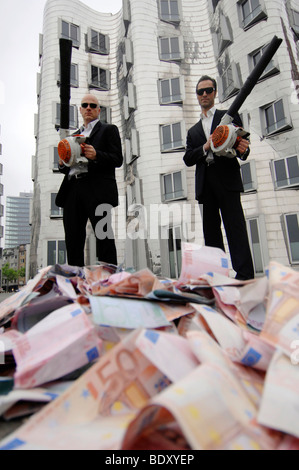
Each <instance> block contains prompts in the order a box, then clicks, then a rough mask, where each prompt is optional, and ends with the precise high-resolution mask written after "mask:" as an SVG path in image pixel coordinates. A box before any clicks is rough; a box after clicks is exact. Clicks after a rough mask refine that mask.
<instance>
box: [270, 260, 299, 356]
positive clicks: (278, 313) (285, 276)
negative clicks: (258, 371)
mask: <svg viewBox="0 0 299 470" xmlns="http://www.w3.org/2000/svg"><path fill="white" fill-rule="evenodd" d="M261 338H263V339H264V340H265V341H267V342H269V344H271V345H273V346H274V347H277V348H280V349H281V350H283V351H284V353H285V354H287V355H288V356H289V357H290V356H291V355H292V353H293V345H294V344H295V343H296V341H299V273H298V272H296V271H292V270H290V269H284V267H283V266H281V265H278V264H277V263H272V264H271V265H270V268H269V299H268V303H267V312H266V320H265V324H264V327H263V330H262V332H261Z"/></svg>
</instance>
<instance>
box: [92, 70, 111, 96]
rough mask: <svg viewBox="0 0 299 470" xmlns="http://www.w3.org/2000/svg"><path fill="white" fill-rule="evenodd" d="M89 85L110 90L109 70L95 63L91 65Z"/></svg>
mask: <svg viewBox="0 0 299 470" xmlns="http://www.w3.org/2000/svg"><path fill="white" fill-rule="evenodd" d="M90 72H91V77H90V86H91V87H92V88H97V89H98V90H110V71H109V70H106V69H101V68H100V67H96V66H95V65H92V66H91V69H90Z"/></svg>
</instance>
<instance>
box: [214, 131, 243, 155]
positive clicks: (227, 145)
mask: <svg viewBox="0 0 299 470" xmlns="http://www.w3.org/2000/svg"><path fill="white" fill-rule="evenodd" d="M248 135H249V133H248V132H246V131H244V129H242V128H241V127H236V126H235V125H234V124H228V125H221V124H220V125H219V126H218V127H217V128H216V129H215V131H214V132H213V135H212V141H211V150H212V152H213V153H215V154H216V155H218V156H224V157H228V158H234V157H236V156H237V151H236V148H237V147H238V144H239V142H240V140H241V139H242V138H244V137H247V136H248Z"/></svg>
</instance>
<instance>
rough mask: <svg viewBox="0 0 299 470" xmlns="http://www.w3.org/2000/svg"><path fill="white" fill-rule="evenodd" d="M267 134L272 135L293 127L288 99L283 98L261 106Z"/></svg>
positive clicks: (263, 123) (264, 130) (265, 133)
mask: <svg viewBox="0 0 299 470" xmlns="http://www.w3.org/2000/svg"><path fill="white" fill-rule="evenodd" d="M261 111H262V126H263V133H264V135H265V136H271V135H274V134H277V133H279V132H284V131H286V130H289V129H291V128H292V125H291V119H290V116H289V113H288V106H287V101H286V100H285V99H283V98H281V99H280V100H277V101H275V102H273V103H271V104H268V105H266V106H264V107H263V108H261Z"/></svg>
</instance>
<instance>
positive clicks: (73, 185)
mask: <svg viewBox="0 0 299 470" xmlns="http://www.w3.org/2000/svg"><path fill="white" fill-rule="evenodd" d="M80 112H81V115H82V118H83V123H84V125H83V127H82V128H81V129H79V130H78V131H77V132H76V133H75V134H80V135H84V136H86V137H87V140H86V142H85V143H84V144H83V152H84V156H85V157H86V158H87V162H86V163H80V164H76V165H74V166H72V167H67V166H65V165H64V163H63V161H62V160H60V161H59V170H60V171H61V173H64V175H65V176H64V179H63V182H62V184H61V186H60V189H59V192H58V194H57V197H56V205H57V206H58V207H63V224H64V231H65V242H66V250H67V258H68V264H70V265H71V266H84V246H85V240H86V224H87V221H88V219H89V220H90V222H91V225H92V227H93V230H94V231H95V234H96V249H97V258H98V260H99V261H103V262H106V263H110V264H114V265H117V252H116V246H115V241H114V234H113V231H112V226H111V210H112V207H116V206H117V205H118V189H117V183H116V179H115V168H119V167H121V165H122V163H123V155H122V147H121V140H120V135H119V131H118V128H117V127H116V126H114V125H111V124H103V123H101V122H100V120H99V115H100V106H99V102H98V99H97V97H96V96H94V95H91V94H87V95H86V96H84V98H83V99H82V102H81V107H80Z"/></svg>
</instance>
